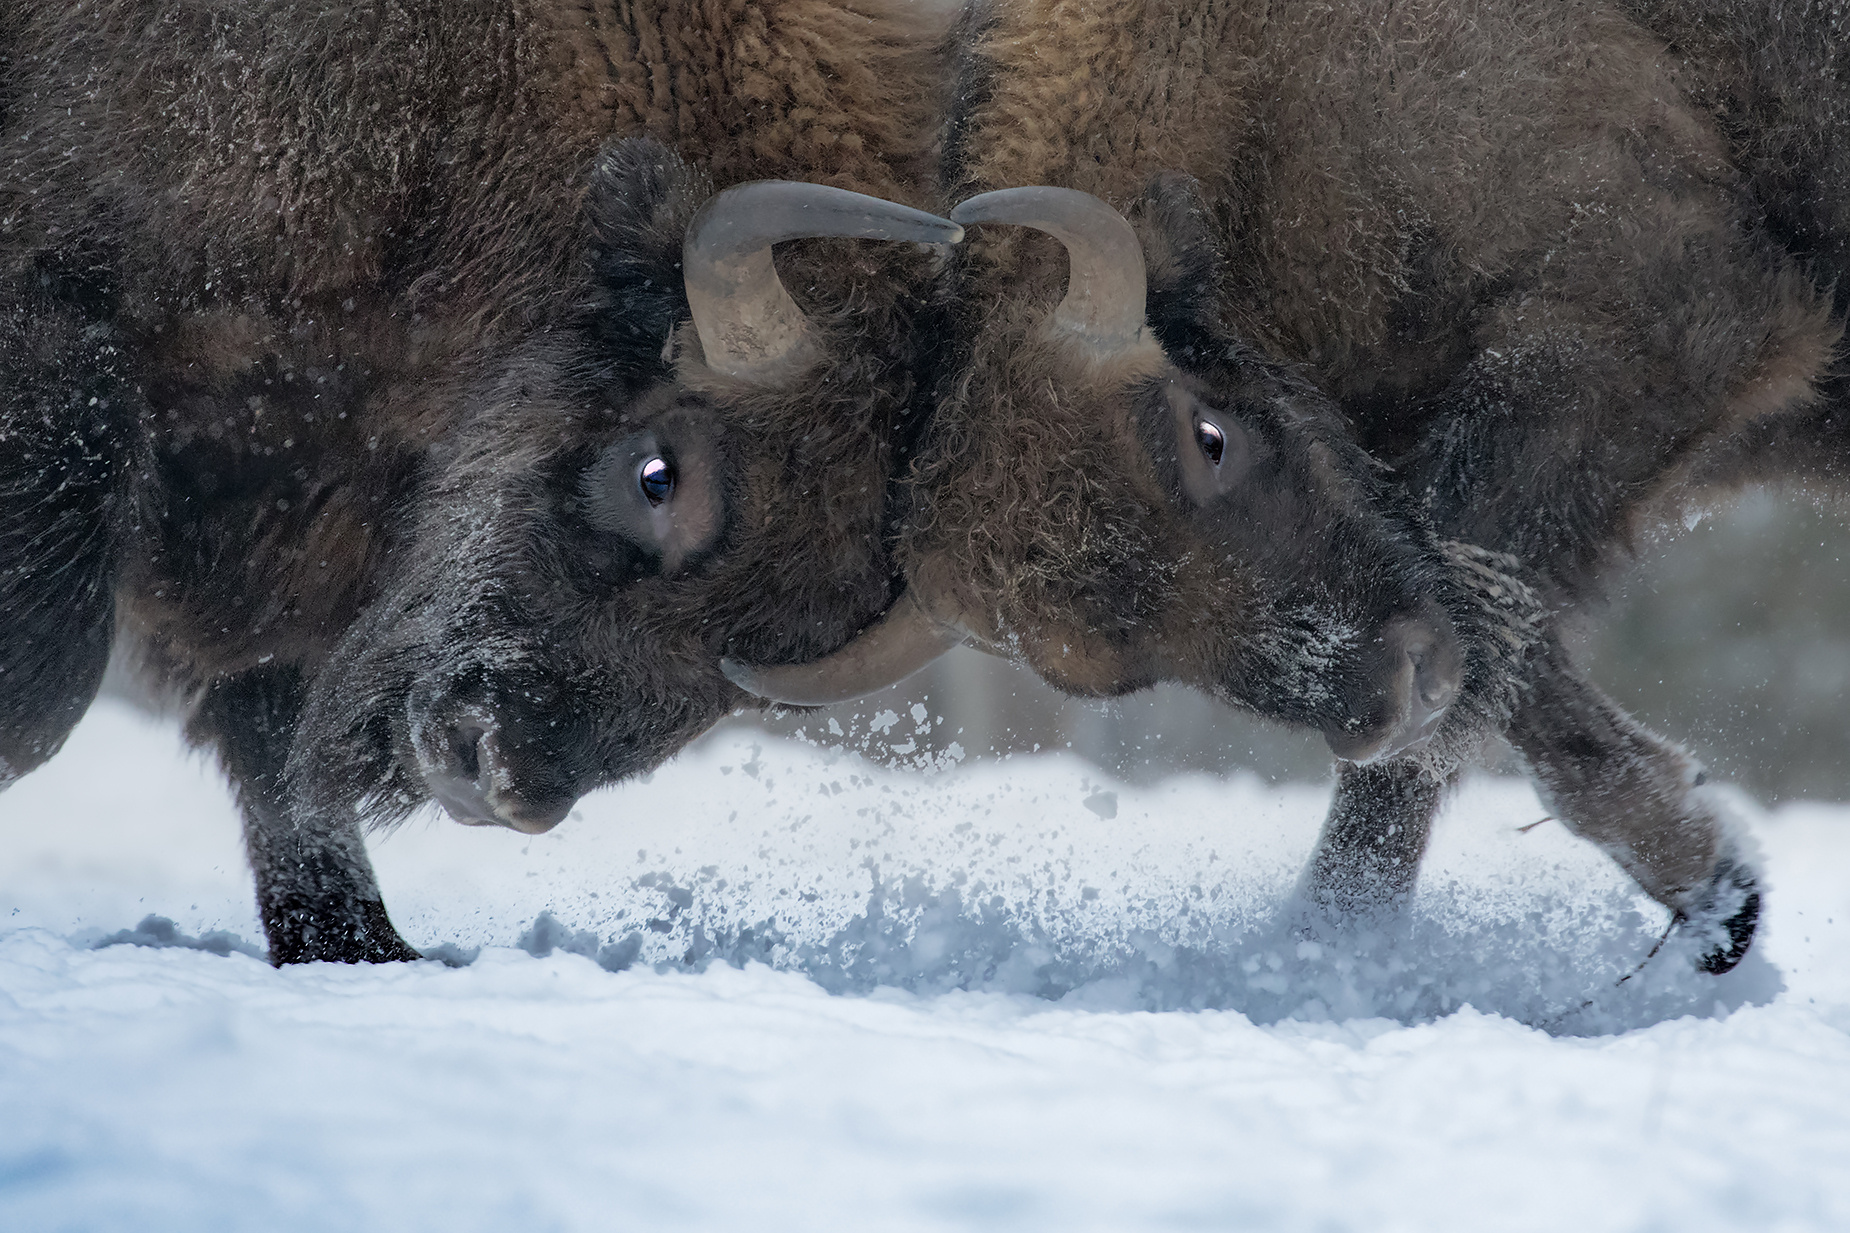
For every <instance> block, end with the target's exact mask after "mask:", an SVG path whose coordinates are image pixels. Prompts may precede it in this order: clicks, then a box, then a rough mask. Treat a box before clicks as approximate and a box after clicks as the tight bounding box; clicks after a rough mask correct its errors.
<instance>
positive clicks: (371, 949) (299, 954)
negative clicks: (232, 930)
mask: <svg viewBox="0 0 1850 1233" xmlns="http://www.w3.org/2000/svg"><path fill="white" fill-rule="evenodd" d="M343 916H345V919H343ZM269 933H270V962H271V963H272V964H274V965H275V966H277V967H279V968H280V967H284V966H286V965H288V964H292V963H409V962H411V961H413V960H416V959H422V958H423V957H424V956H423V955H422V954H420V953H419V952H418V951H416V950H415V949H413V948H412V946H411V945H410V944H409V943H408V942H406V941H405V940H404V939H403V938H401V937H399V936H398V930H396V929H394V928H393V927H392V921H391V918H390V917H388V916H387V915H386V914H385V904H383V903H381V902H379V901H378V900H377V899H375V900H372V901H371V902H369V903H365V904H362V905H360V908H359V910H358V912H357V913H354V914H352V915H350V916H348V915H346V914H344V913H333V912H329V913H314V914H311V913H305V912H296V913H291V914H290V919H289V920H288V922H287V924H286V927H284V928H282V929H271V930H270V931H269Z"/></svg>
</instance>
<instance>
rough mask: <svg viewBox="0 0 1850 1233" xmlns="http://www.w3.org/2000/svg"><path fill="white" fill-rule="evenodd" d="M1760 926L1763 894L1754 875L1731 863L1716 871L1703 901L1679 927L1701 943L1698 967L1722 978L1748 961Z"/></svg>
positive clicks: (1682, 918) (1687, 915) (1686, 915)
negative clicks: (1738, 965) (1742, 962)
mask: <svg viewBox="0 0 1850 1233" xmlns="http://www.w3.org/2000/svg"><path fill="white" fill-rule="evenodd" d="M1759 923H1760V890H1759V888H1758V887H1757V886H1756V885H1755V883H1754V875H1753V871H1752V870H1750V869H1749V868H1747V866H1745V865H1741V864H1737V863H1735V862H1734V861H1727V862H1724V863H1723V865H1722V867H1721V868H1720V869H1718V870H1716V872H1715V877H1714V879H1713V880H1711V881H1710V883H1709V887H1708V890H1707V892H1706V893H1705V894H1704V895H1703V897H1702V899H1701V901H1700V902H1698V903H1697V904H1696V906H1695V907H1694V908H1692V909H1691V910H1690V911H1689V912H1688V913H1686V914H1682V915H1681V918H1680V921H1679V927H1680V928H1681V929H1682V930H1683V932H1685V933H1688V934H1691V935H1692V936H1694V937H1696V938H1697V939H1698V940H1699V941H1700V943H1701V945H1700V948H1699V949H1698V950H1697V952H1696V967H1697V968H1698V969H1699V970H1701V971H1704V972H1709V973H1712V974H1714V975H1716V976H1720V975H1721V974H1722V973H1723V972H1728V971H1732V970H1733V969H1734V966H1735V965H1736V964H1737V963H1739V962H1741V960H1742V959H1744V958H1746V956H1747V950H1748V948H1749V947H1751V946H1752V945H1753V944H1754V929H1755V927H1756V926H1758V925H1759Z"/></svg>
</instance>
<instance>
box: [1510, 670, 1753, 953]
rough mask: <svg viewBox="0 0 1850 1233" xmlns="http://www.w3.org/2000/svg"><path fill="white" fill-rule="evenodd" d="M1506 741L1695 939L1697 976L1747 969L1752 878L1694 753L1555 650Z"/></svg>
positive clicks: (1563, 814) (1547, 796)
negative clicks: (1638, 717)
mask: <svg viewBox="0 0 1850 1233" xmlns="http://www.w3.org/2000/svg"><path fill="white" fill-rule="evenodd" d="M1509 739H1510V743H1511V744H1513V745H1514V746H1515V747H1516V749H1517V751H1518V752H1519V753H1521V754H1522V756H1523V757H1524V758H1525V759H1526V760H1527V761H1528V763H1529V766H1530V769H1531V771H1532V772H1533V774H1534V776H1535V779H1536V781H1537V783H1538V785H1539V786H1540V788H1541V792H1542V796H1543V799H1544V800H1545V801H1546V802H1547V805H1548V807H1549V808H1550V809H1551V810H1553V811H1554V814H1555V816H1556V817H1557V818H1559V819H1560V820H1561V822H1562V823H1563V824H1564V825H1566V826H1567V828H1568V829H1569V830H1571V831H1573V832H1574V834H1576V835H1578V836H1580V837H1581V838H1583V839H1585V840H1587V841H1589V842H1591V843H1593V844H1596V845H1597V846H1598V847H1600V848H1601V849H1602V850H1604V851H1605V852H1606V853H1607V854H1608V855H1610V856H1611V857H1612V858H1613V860H1615V861H1617V862H1618V864H1619V867H1620V868H1622V869H1624V870H1625V872H1626V873H1628V874H1630V875H1631V876H1632V878H1633V879H1634V880H1635V881H1637V883H1638V885H1639V886H1640V887H1642V888H1643V889H1644V892H1645V893H1646V894H1648V895H1650V896H1651V897H1652V898H1653V899H1655V900H1657V901H1658V902H1659V903H1661V904H1663V905H1664V906H1665V907H1667V908H1669V909H1670V910H1671V911H1672V912H1674V913H1675V914H1676V916H1677V919H1678V920H1679V921H1680V922H1681V927H1682V928H1683V930H1684V931H1686V932H1693V933H1695V934H1696V935H1697V936H1698V938H1699V940H1700V942H1701V950H1700V952H1699V958H1698V960H1697V963H1698V966H1700V967H1701V968H1702V969H1703V970H1704V971H1708V972H1717V973H1719V972H1726V971H1728V970H1729V969H1730V968H1732V967H1734V965H1735V964H1737V963H1739V962H1740V961H1741V958H1742V956H1744V955H1745V954H1746V953H1747V949H1748V947H1749V945H1751V944H1752V942H1753V938H1754V928H1755V925H1756V924H1757V923H1758V921H1759V918H1760V892H1759V890H1758V887H1757V879H1756V876H1755V873H1754V869H1753V867H1752V865H1751V864H1750V863H1749V861H1748V858H1747V855H1746V853H1745V852H1744V851H1743V850H1742V847H1741V845H1740V843H1739V841H1738V839H1737V838H1736V837H1735V836H1734V834H1733V833H1732V832H1731V830H1730V828H1729V826H1728V824H1727V823H1726V821H1725V819H1724V815H1723V813H1722V810H1721V809H1720V807H1719V803H1718V802H1717V801H1716V800H1715V799H1714V797H1713V794H1712V793H1710V792H1709V791H1706V790H1704V788H1703V782H1704V778H1705V776H1704V774H1703V772H1702V770H1701V768H1700V767H1699V766H1698V764H1697V763H1696V761H1695V760H1694V759H1693V758H1691V757H1690V756H1689V754H1687V753H1686V752H1684V751H1683V750H1682V749H1680V748H1679V747H1678V746H1676V745H1675V744H1674V743H1672V742H1670V741H1667V740H1665V739H1664V738H1663V737H1661V736H1658V735H1657V734H1656V733H1654V732H1652V731H1651V730H1650V729H1648V728H1646V727H1645V726H1644V725H1643V724H1641V723H1639V722H1638V721H1637V720H1635V719H1633V718H1632V717H1631V716H1630V715H1627V714H1626V713H1625V712H1624V711H1623V710H1621V709H1620V708H1619V707H1618V705H1617V704H1615V703H1614V702H1613V701H1612V700H1611V699H1610V698H1608V697H1606V695H1605V694H1604V693H1602V692H1601V691H1600V690H1599V688H1598V687H1597V686H1595V685H1594V684H1593V683H1592V682H1590V681H1588V680H1586V679H1585V678H1584V677H1582V676H1581V675H1579V673H1577V672H1576V671H1575V670H1574V668H1573V666H1572V665H1571V664H1570V663H1569V662H1568V660H1567V656H1566V654H1565V652H1564V651H1562V650H1561V648H1560V647H1559V646H1558V645H1550V646H1548V647H1546V648H1545V649H1544V650H1543V651H1542V652H1541V653H1540V654H1539V655H1538V656H1537V660H1536V662H1535V665H1534V672H1533V677H1532V687H1531V688H1530V690H1529V691H1528V693H1527V695H1526V697H1525V699H1524V701H1523V702H1522V704H1521V705H1520V706H1519V707H1518V708H1517V712H1516V715H1515V717H1514V719H1513V721H1512V722H1511V725H1510V731H1509Z"/></svg>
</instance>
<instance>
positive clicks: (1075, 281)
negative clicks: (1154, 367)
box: [951, 185, 1145, 351]
mask: <svg viewBox="0 0 1850 1233" xmlns="http://www.w3.org/2000/svg"><path fill="white" fill-rule="evenodd" d="M951 218H952V219H953V220H954V221H956V222H959V223H963V224H964V225H965V226H968V225H970V224H972V223H1014V224H1017V225H1018V226H1022V227H1032V228H1034V229H1035V230H1036V231H1045V232H1046V233H1047V234H1048V235H1051V236H1053V237H1054V238H1055V239H1056V240H1058V241H1060V243H1062V244H1064V245H1066V254H1067V259H1068V262H1069V265H1070V272H1069V273H1068V275H1067V280H1066V298H1065V299H1064V300H1062V301H1060V307H1059V310H1058V311H1057V312H1055V313H1054V321H1055V323H1056V324H1058V325H1061V326H1064V327H1065V328H1066V329H1069V330H1072V331H1074V332H1075V333H1077V334H1079V335H1080V336H1082V337H1083V338H1085V339H1086V340H1087V341H1088V342H1089V343H1091V344H1092V345H1093V346H1094V347H1097V348H1098V349H1099V350H1101V351H1119V350H1123V349H1125V348H1127V347H1131V346H1134V345H1136V344H1138V343H1141V342H1142V341H1143V340H1144V337H1145V331H1144V298H1145V281H1144V270H1143V245H1141V244H1139V243H1138V242H1137V233H1136V232H1135V231H1132V230H1131V225H1130V224H1129V223H1128V222H1126V221H1125V220H1124V216H1123V215H1122V214H1120V213H1118V212H1117V211H1116V210H1114V209H1112V208H1111V207H1110V206H1109V205H1106V204H1105V203H1104V202H1103V201H1100V200H1099V199H1098V198H1097V197H1094V196H1093V195H1092V194H1090V193H1082V192H1080V191H1079V190H1078V189H1073V188H1048V187H1046V186H1044V185H1037V186H1035V187H1032V188H1004V189H998V190H997V191H995V192H993V193H980V194H978V195H977V196H975V197H972V198H970V199H969V200H968V201H965V202H963V203H962V204H961V205H959V206H958V207H957V208H956V209H955V210H952V211H951Z"/></svg>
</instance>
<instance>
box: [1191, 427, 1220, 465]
mask: <svg viewBox="0 0 1850 1233" xmlns="http://www.w3.org/2000/svg"><path fill="white" fill-rule="evenodd" d="M1195 444H1197V445H1199V446H1200V447H1201V452H1202V453H1203V454H1205V455H1207V459H1208V461H1209V462H1211V463H1213V464H1214V465H1215V466H1217V467H1218V466H1220V460H1221V455H1223V454H1225V453H1226V452H1227V434H1226V433H1224V432H1222V431H1221V430H1220V427H1219V426H1218V425H1215V424H1211V423H1209V422H1208V421H1207V420H1196V421H1195Z"/></svg>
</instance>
